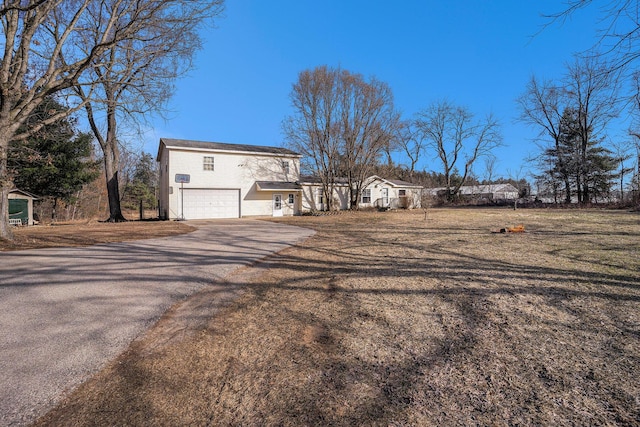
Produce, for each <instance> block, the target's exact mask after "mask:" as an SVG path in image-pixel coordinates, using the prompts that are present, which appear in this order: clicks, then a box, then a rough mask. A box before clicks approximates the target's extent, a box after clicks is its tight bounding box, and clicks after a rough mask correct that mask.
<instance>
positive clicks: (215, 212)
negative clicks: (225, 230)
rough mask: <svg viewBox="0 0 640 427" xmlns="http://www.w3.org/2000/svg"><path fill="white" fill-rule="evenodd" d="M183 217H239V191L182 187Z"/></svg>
mask: <svg viewBox="0 0 640 427" xmlns="http://www.w3.org/2000/svg"><path fill="white" fill-rule="evenodd" d="M184 217H185V219H209V218H239V217H240V191H239V190H229V189H224V190H221V189H187V188H185V189H184Z"/></svg>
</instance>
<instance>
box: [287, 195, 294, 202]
mask: <svg viewBox="0 0 640 427" xmlns="http://www.w3.org/2000/svg"><path fill="white" fill-rule="evenodd" d="M288 202H289V204H290V205H292V204H293V194H289V200H288Z"/></svg>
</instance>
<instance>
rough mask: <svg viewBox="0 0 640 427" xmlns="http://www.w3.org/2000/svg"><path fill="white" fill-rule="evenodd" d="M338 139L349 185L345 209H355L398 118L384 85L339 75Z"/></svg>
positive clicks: (355, 75) (390, 94)
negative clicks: (347, 202) (347, 204)
mask: <svg viewBox="0 0 640 427" xmlns="http://www.w3.org/2000/svg"><path fill="white" fill-rule="evenodd" d="M339 77H340V81H339V83H340V85H339V87H340V91H341V93H340V94H339V96H340V102H339V104H338V108H339V114H340V139H341V142H342V144H341V153H342V160H343V166H344V172H345V175H346V178H347V183H348V185H349V191H350V193H349V206H350V208H351V209H357V208H358V202H359V199H360V193H361V191H362V187H363V185H365V182H364V181H365V179H366V178H367V177H368V176H370V175H371V172H372V170H373V169H374V167H375V166H376V165H377V164H378V161H379V157H380V155H381V154H382V153H383V152H385V150H386V149H387V148H388V147H390V146H391V145H392V144H393V142H392V141H394V136H395V135H396V134H397V129H398V125H399V123H400V120H399V116H398V114H397V113H396V112H395V110H394V107H393V94H392V93H391V89H390V88H389V86H388V85H387V84H386V83H383V82H381V81H379V80H376V79H375V78H372V79H370V80H369V81H366V80H365V79H364V77H363V76H361V75H360V74H352V73H349V72H348V71H346V70H343V71H341V73H340V75H339Z"/></svg>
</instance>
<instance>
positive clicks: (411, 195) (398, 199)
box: [300, 175, 422, 212]
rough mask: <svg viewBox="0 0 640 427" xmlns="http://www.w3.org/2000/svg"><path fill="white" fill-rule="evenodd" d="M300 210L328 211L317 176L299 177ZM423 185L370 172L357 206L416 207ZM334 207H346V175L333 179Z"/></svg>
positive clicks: (341, 208)
mask: <svg viewBox="0 0 640 427" xmlns="http://www.w3.org/2000/svg"><path fill="white" fill-rule="evenodd" d="M300 185H301V187H302V211H303V212H309V211H314V210H315V211H323V210H327V203H326V197H325V194H324V193H323V188H322V181H321V180H320V178H317V177H311V176H302V177H301V179H300ZM421 196H422V186H420V185H416V184H412V183H410V182H406V181H400V180H394V179H385V178H381V177H379V176H378V175H372V176H370V177H368V178H367V179H365V180H364V183H363V186H362V189H361V191H360V198H359V200H358V207H359V208H372V207H375V208H389V209H396V208H406V209H410V208H419V207H420V201H421ZM332 208H333V209H335V210H345V209H349V185H348V181H347V179H346V178H336V180H335V182H334V185H333V204H332Z"/></svg>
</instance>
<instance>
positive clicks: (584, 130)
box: [564, 58, 620, 203]
mask: <svg viewBox="0 0 640 427" xmlns="http://www.w3.org/2000/svg"><path fill="white" fill-rule="evenodd" d="M610 70H611V66H609V65H608V64H607V63H604V62H602V61H599V60H597V59H596V58H585V59H577V60H576V61H575V62H574V63H573V64H571V65H570V66H569V67H568V69H567V75H566V78H565V83H564V84H565V92H566V96H567V102H568V105H569V107H571V108H573V109H575V111H576V112H577V120H578V129H577V137H578V141H579V147H578V148H579V150H578V153H577V156H578V158H577V159H574V161H575V163H576V164H577V171H576V172H577V182H576V191H577V196H578V201H580V202H582V203H587V202H589V201H590V200H591V194H590V191H591V190H592V188H591V186H590V185H589V178H588V177H589V175H591V174H592V173H593V172H594V170H593V167H595V163H594V162H592V161H590V160H589V151H590V148H591V147H593V146H595V145H596V144H597V141H596V139H597V136H598V135H604V133H605V132H606V127H607V125H608V124H609V123H610V121H611V120H612V119H614V118H615V117H617V116H618V114H619V108H618V106H617V104H618V85H619V82H620V79H619V78H618V76H617V73H614V72H612V71H610Z"/></svg>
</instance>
